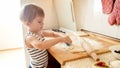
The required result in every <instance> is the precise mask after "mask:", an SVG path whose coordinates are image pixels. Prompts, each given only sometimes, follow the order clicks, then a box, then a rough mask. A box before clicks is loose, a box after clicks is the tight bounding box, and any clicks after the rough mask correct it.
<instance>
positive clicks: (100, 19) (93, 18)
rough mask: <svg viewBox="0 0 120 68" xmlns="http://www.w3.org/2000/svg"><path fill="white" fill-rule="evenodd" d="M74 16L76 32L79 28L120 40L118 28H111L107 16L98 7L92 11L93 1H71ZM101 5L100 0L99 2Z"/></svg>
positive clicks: (119, 27)
mask: <svg viewBox="0 0 120 68" xmlns="http://www.w3.org/2000/svg"><path fill="white" fill-rule="evenodd" d="M73 3H74V8H75V16H76V22H77V23H76V25H77V30H80V29H81V28H83V29H86V30H90V31H93V32H98V33H101V34H105V35H108V36H112V37H115V38H120V26H115V25H114V26H111V25H110V24H109V23H108V15H107V14H103V13H102V10H99V9H101V8H100V7H99V6H98V5H96V7H97V8H98V9H97V11H98V12H95V11H94V0H73ZM99 3H101V0H100V1H99Z"/></svg>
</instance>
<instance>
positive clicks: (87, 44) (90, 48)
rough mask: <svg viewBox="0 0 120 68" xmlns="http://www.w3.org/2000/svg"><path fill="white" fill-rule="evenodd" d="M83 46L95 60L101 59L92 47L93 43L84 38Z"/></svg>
mask: <svg viewBox="0 0 120 68" xmlns="http://www.w3.org/2000/svg"><path fill="white" fill-rule="evenodd" d="M82 42H83V43H82V47H83V48H84V49H85V51H86V52H87V53H88V55H89V56H91V57H92V58H93V59H94V60H95V61H99V60H100V59H99V58H98V56H97V55H96V53H95V49H93V48H92V46H91V44H90V43H89V42H87V41H86V40H85V39H82Z"/></svg>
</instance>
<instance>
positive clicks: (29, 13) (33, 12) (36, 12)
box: [20, 4, 45, 22]
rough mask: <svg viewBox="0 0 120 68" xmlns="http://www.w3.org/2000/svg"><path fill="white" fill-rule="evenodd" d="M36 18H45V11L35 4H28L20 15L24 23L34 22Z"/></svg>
mask: <svg viewBox="0 0 120 68" xmlns="http://www.w3.org/2000/svg"><path fill="white" fill-rule="evenodd" d="M36 16H42V17H44V16H45V14H44V11H43V9H42V8H40V7H38V6H36V5H34V4H27V5H25V6H24V7H23V9H22V11H21V13H20V20H21V21H23V22H25V21H27V22H32V21H33V19H34V18H35V17H36Z"/></svg>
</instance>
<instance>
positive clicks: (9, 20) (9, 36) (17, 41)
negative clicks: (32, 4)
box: [0, 0, 23, 50]
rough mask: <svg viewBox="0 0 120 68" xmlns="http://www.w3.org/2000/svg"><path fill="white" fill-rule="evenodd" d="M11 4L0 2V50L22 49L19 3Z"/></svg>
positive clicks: (17, 0)
mask: <svg viewBox="0 0 120 68" xmlns="http://www.w3.org/2000/svg"><path fill="white" fill-rule="evenodd" d="M6 1H7V2H6ZM13 2H14V3H13ZM13 2H11V1H8V0H2V1H1V2H0V50H6V49H11V48H12V49H13V48H19V47H23V36H22V25H21V23H20V20H19V9H20V1H19V0H13Z"/></svg>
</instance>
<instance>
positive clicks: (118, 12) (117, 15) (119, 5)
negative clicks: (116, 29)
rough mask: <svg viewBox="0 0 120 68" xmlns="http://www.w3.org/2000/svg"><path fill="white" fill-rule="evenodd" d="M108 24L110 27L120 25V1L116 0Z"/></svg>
mask: <svg viewBox="0 0 120 68" xmlns="http://www.w3.org/2000/svg"><path fill="white" fill-rule="evenodd" d="M108 22H109V24H110V25H114V24H117V25H120V0H116V1H115V3H114V8H113V11H112V13H111V14H110V15H109V18H108Z"/></svg>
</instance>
